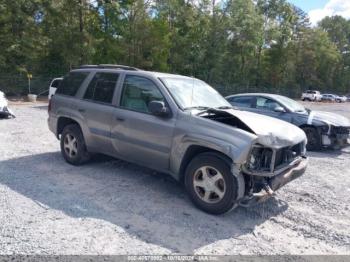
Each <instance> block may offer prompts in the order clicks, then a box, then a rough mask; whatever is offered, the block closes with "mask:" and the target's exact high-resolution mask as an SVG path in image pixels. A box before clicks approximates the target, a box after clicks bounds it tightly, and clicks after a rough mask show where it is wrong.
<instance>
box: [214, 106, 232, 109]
mask: <svg viewBox="0 0 350 262" xmlns="http://www.w3.org/2000/svg"><path fill="white" fill-rule="evenodd" d="M233 108H234V107H233V106H219V107H215V109H233Z"/></svg>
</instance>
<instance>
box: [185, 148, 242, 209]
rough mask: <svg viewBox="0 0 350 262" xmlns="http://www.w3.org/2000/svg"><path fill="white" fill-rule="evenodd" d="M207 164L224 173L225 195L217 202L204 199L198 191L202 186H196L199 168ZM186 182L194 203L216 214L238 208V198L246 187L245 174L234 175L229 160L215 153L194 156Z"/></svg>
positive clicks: (187, 170) (188, 168)
mask: <svg viewBox="0 0 350 262" xmlns="http://www.w3.org/2000/svg"><path fill="white" fill-rule="evenodd" d="M205 166H206V167H213V168H214V169H216V170H217V171H219V172H220V174H221V175H222V176H221V177H222V178H223V179H222V180H224V187H225V190H224V193H223V196H222V198H221V199H218V200H217V201H218V202H216V203H208V202H205V201H204V200H202V199H201V198H200V197H199V193H198V192H199V189H200V188H198V187H195V186H194V181H195V176H196V174H197V172H198V170H199V169H200V168H201V167H205ZM184 182H185V187H186V190H187V192H188V194H189V196H190V198H191V200H192V202H193V203H194V205H195V206H196V207H198V208H199V209H201V210H203V211H204V212H207V213H210V214H214V215H219V214H223V213H226V212H228V211H230V210H232V209H234V208H236V207H237V206H238V203H237V200H238V199H239V198H241V197H243V194H244V187H245V185H244V178H243V176H242V175H241V174H240V173H238V174H235V175H233V174H232V173H231V168H230V164H229V163H228V161H225V160H223V158H222V157H220V156H219V155H218V154H215V153H203V154H200V155H198V156H196V157H195V158H193V159H192V161H191V162H190V163H189V165H188V166H187V168H186V172H185V179H184ZM221 182H222V181H221ZM196 191H197V192H196ZM213 194H214V196H215V193H214V192H212V193H211V195H213ZM217 196H218V195H217Z"/></svg>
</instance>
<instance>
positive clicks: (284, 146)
mask: <svg viewBox="0 0 350 262" xmlns="http://www.w3.org/2000/svg"><path fill="white" fill-rule="evenodd" d="M48 124H49V128H50V130H51V131H52V132H53V133H54V134H55V135H56V137H57V138H58V139H60V143H61V152H62V155H63V157H64V159H65V160H66V161H67V162H68V163H70V164H73V165H80V164H83V163H84V162H86V161H88V159H89V157H90V155H91V153H103V154H107V155H110V156H113V157H116V158H119V159H124V160H126V161H129V162H134V163H137V164H141V165H144V166H147V167H150V168H152V169H155V170H158V171H160V172H164V173H168V174H170V175H171V176H173V177H174V178H175V179H177V180H178V181H180V182H182V183H184V185H185V187H186V190H187V192H188V194H189V196H190V198H191V200H192V201H193V203H194V204H195V205H196V206H197V207H199V208H200V209H202V210H204V211H206V212H208V213H212V214H221V213H224V212H227V211H229V210H231V209H233V208H235V207H237V206H239V205H243V206H249V205H252V204H254V203H257V202H261V201H263V200H265V199H266V198H268V197H270V196H272V195H273V194H274V191H276V190H277V189H279V188H280V187H282V186H283V185H285V184H286V183H288V182H290V181H292V180H294V179H295V178H297V177H299V176H301V175H302V174H303V173H304V172H305V169H306V166H307V158H306V157H305V145H306V137H305V134H304V132H303V131H302V130H301V129H299V128H298V127H296V126H294V125H291V124H289V123H286V122H283V121H280V120H278V119H274V118H270V117H267V116H262V115H258V114H254V113H250V112H244V111H240V110H236V109H234V108H232V106H231V105H230V104H229V103H228V102H227V101H226V100H225V99H224V98H223V97H222V96H221V95H220V94H219V93H218V92H216V91H215V90H214V89H213V88H212V87H210V86H209V85H207V84H206V83H205V82H203V81H200V80H198V79H195V78H191V77H185V76H180V75H172V74H164V73H156V72H147V71H142V70H138V69H136V68H131V67H126V66H118V65H99V66H83V67H81V68H79V69H76V70H72V71H71V72H70V73H69V74H68V75H66V76H65V77H64V79H63V81H62V82H61V84H60V85H59V87H58V89H57V92H56V94H55V95H54V96H53V98H52V99H51V100H50V104H49V119H48Z"/></svg>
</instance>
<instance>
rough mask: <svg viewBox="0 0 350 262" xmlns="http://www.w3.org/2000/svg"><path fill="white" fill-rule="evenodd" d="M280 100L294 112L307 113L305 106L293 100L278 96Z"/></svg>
mask: <svg viewBox="0 0 350 262" xmlns="http://www.w3.org/2000/svg"><path fill="white" fill-rule="evenodd" d="M278 99H279V100H280V101H281V102H282V104H284V105H285V106H286V107H288V108H289V109H291V110H292V111H293V112H305V111H306V109H305V107H304V106H303V105H301V104H299V103H298V102H296V101H295V100H293V99H290V98H288V97H285V96H278Z"/></svg>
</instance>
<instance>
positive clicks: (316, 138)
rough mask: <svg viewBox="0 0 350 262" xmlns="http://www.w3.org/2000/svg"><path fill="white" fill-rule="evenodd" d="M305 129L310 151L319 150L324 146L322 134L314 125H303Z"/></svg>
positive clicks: (307, 147)
mask: <svg viewBox="0 0 350 262" xmlns="http://www.w3.org/2000/svg"><path fill="white" fill-rule="evenodd" d="M302 129H303V131H304V132H305V134H306V137H307V141H308V142H307V145H306V149H307V150H308V151H319V150H321V148H322V142H321V136H320V134H319V133H318V132H317V130H316V128H313V127H303V128H302Z"/></svg>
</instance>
